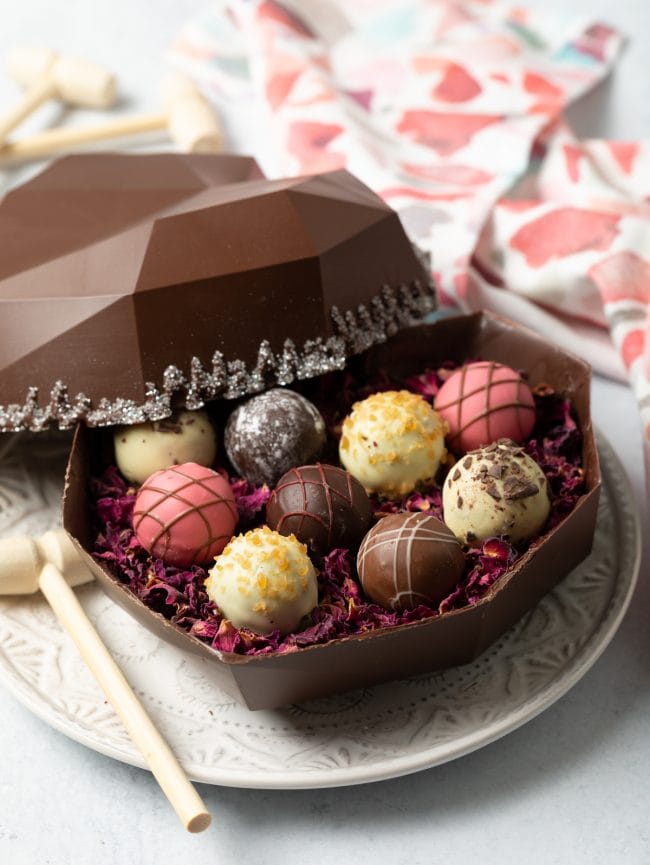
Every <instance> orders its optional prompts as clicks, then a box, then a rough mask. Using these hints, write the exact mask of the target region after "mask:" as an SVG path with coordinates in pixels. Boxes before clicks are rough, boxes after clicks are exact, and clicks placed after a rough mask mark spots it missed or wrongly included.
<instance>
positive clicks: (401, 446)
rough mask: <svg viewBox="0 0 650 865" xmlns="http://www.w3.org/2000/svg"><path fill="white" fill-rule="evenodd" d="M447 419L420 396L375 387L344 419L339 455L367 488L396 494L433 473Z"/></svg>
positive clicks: (401, 493)
mask: <svg viewBox="0 0 650 865" xmlns="http://www.w3.org/2000/svg"><path fill="white" fill-rule="evenodd" d="M445 430H446V425H445V423H444V421H443V420H442V418H441V417H440V415H439V414H438V412H436V411H434V410H433V409H432V408H431V406H430V405H429V403H428V402H426V401H425V400H424V399H423V398H422V397H421V396H418V395H417V394H414V393H411V392H410V391H407V390H400V391H395V390H392V391H385V392H384V393H374V394H372V395H371V396H369V397H368V398H367V399H364V400H363V401H362V402H357V403H355V404H354V405H353V406H352V413H351V414H349V415H348V416H347V417H346V419H345V421H344V422H343V434H342V436H341V442H340V445H339V457H340V459H341V462H342V463H343V465H344V466H345V468H346V469H347V470H348V471H349V472H350V474H351V475H354V477H355V478H357V480H358V481H360V482H361V483H362V484H363V486H364V487H365V488H366V490H368V492H376V493H381V494H382V495H384V496H389V497H397V496H404V495H406V494H407V493H410V492H411V490H413V489H414V488H415V486H416V484H418V483H419V482H420V481H425V480H428V479H429V478H432V477H434V476H435V474H436V472H437V471H438V468H439V466H440V461H441V460H442V458H443V456H444V455H445V453H446V449H445V441H444V435H445Z"/></svg>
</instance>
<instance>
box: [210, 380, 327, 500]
mask: <svg viewBox="0 0 650 865" xmlns="http://www.w3.org/2000/svg"><path fill="white" fill-rule="evenodd" d="M225 445H226V451H227V453H228V457H229V459H230V462H231V463H232V464H233V467H234V468H235V471H236V472H237V473H238V474H240V475H241V476H242V477H244V478H246V480H248V481H250V482H251V483H253V484H258V485H259V484H268V486H270V487H272V486H274V485H275V483H276V481H277V480H278V478H281V477H282V475H283V474H284V473H285V472H286V471H288V470H289V469H290V468H292V467H293V466H299V465H304V464H305V463H310V462H312V461H313V460H314V459H315V458H316V457H317V456H318V455H319V454H320V452H321V450H322V449H323V446H324V445H325V421H324V420H323V418H322V417H321V414H320V412H319V411H318V409H317V408H316V406H315V405H313V404H312V403H310V402H309V400H306V399H305V398H304V397H303V396H301V395H300V394H298V393H295V391H292V390H286V389H285V388H273V389H272V390H268V391H266V392H265V393H261V394H259V395H258V396H254V397H252V398H251V399H249V400H247V401H246V402H245V403H242V405H240V406H239V407H238V408H236V409H235V411H234V412H233V413H232V414H231V415H230V417H229V419H228V423H227V424H226V432H225Z"/></svg>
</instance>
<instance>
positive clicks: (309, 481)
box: [266, 463, 372, 555]
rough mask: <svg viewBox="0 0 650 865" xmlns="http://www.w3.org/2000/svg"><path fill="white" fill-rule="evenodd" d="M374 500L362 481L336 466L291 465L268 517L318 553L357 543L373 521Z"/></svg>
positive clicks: (269, 506) (273, 497)
mask: <svg viewBox="0 0 650 865" xmlns="http://www.w3.org/2000/svg"><path fill="white" fill-rule="evenodd" d="M371 517H372V508H371V505H370V499H369V498H368V496H367V494H366V491H365V490H364V488H363V487H362V486H361V484H360V483H359V481H357V480H356V479H355V478H353V477H352V475H351V474H350V473H349V472H346V471H344V470H343V469H340V468H337V467H336V466H327V465H321V464H320V463H317V464H316V465H313V466H300V467H298V468H293V469H289V471H288V472H287V473H286V474H284V475H282V477H281V478H280V480H279V481H278V485H277V486H276V488H275V489H274V490H273V492H272V494H271V498H270V499H269V502H268V504H267V506H266V521H267V523H268V524H269V526H270V527H271V528H272V529H275V530H276V531H278V532H280V534H283V535H289V534H294V535H295V536H296V537H297V538H298V540H299V541H302V542H303V543H305V544H307V546H308V547H310V548H311V549H312V550H313V551H314V552H316V553H321V554H323V555H324V554H325V553H328V552H329V551H330V550H332V549H334V548H335V547H345V548H347V549H350V548H351V547H356V546H358V544H359V542H360V541H361V538H362V537H363V536H364V534H365V533H366V531H367V530H368V526H369V525H370V519H371Z"/></svg>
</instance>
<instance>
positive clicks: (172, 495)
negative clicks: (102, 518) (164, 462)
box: [133, 466, 238, 564]
mask: <svg viewBox="0 0 650 865" xmlns="http://www.w3.org/2000/svg"><path fill="white" fill-rule="evenodd" d="M167 471H168V472H171V473H173V474H176V475H178V476H179V477H180V478H183V479H184V480H185V481H186V483H183V482H182V481H181V486H179V487H177V488H176V489H174V490H169V489H164V488H162V487H157V486H156V485H155V483H149V482H146V483H144V484H143V485H142V487H141V488H140V492H143V491H144V490H148V491H150V492H154V493H158V494H159V495H160V498H159V499H158V500H157V501H156V502H154V504H153V505H150V506H149V507H148V508H147V509H146V510H142V511H139V510H137V509H136V510H134V512H133V530H134V532H135V533H136V534H137V532H138V528H139V526H140V524H141V523H142V521H143V520H144V519H145V518H146V519H149V520H153V521H154V522H156V523H158V525H159V529H158V533H157V534H156V535H155V536H154V538H153V540H152V541H151V548H152V549H155V548H156V547H157V545H158V542H159V541H160V540H163V539H164V544H165V546H164V549H163V550H162V551H161V552H159V555H160V558H162V559H164V558H165V556H166V555H167V553H168V551H169V548H170V544H171V531H170V530H171V529H172V527H173V526H175V525H176V524H177V523H179V522H180V521H181V520H184V519H186V518H187V517H188V516H190V515H191V514H196V515H197V516H198V517H199V519H200V520H201V522H202V523H203V525H204V526H205V534H206V539H205V542H204V543H203V544H202V545H201V546H200V547H199V548H198V549H197V550H196V552H195V554H194V557H193V564H197V563H199V562H203V561H204V559H205V553H206V552H207V551H208V550H209V549H210V547H211V546H212V545H213V544H215V543H216V542H217V541H221V540H224V539H230V535H229V534H227V535H224V534H220V535H215V534H213V532H212V527H211V526H210V521H209V520H208V519H207V518H206V516H205V514H204V513H203V511H204V510H205V509H206V508H209V507H210V508H212V507H214V506H215V505H216V504H224V505H226V506H227V508H228V510H229V511H230V512H231V513H232V515H233V518H234V519H235V521H236V520H237V519H238V512H237V507H236V505H235V502H234V501H233V500H232V499H227V498H225V497H224V496H221V495H218V494H217V493H216V492H215V490H214V488H213V487H211V486H208V485H207V484H205V483H204V482H203V481H202V480H201V479H200V478H193V477H191V476H190V475H188V474H186V473H185V472H184V471H183V469H182V466H171V467H170V468H169V469H167ZM192 486H200V487H201V488H202V489H204V490H205V491H206V492H207V493H209V495H210V497H211V498H210V500H208V501H205V502H202V503H201V504H198V505H197V504H195V503H194V502H192V501H190V500H189V499H188V498H186V497H185V496H183V495H182V493H183V490H186V489H187V488H188V487H192ZM168 499H174V500H176V501H178V502H180V503H181V504H183V505H185V508H184V509H183V510H182V511H180V512H179V513H177V514H176V515H175V516H174V517H172V518H171V519H170V520H167V521H164V520H161V519H160V517H159V516H158V514H157V513H156V510H157V509H158V508H159V507H160V505H161V504H162V503H163V502H165V501H167V500H168ZM136 502H137V500H136Z"/></svg>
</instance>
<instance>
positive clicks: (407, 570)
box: [357, 512, 465, 610]
mask: <svg viewBox="0 0 650 865" xmlns="http://www.w3.org/2000/svg"><path fill="white" fill-rule="evenodd" d="M464 567H465V556H464V555H463V550H462V548H461V545H460V544H459V543H458V541H457V540H456V538H455V537H454V535H453V534H452V533H451V531H450V530H449V529H448V528H447V526H446V525H445V524H444V523H442V522H440V520H437V519H436V518H435V517H432V516H431V515H430V514H425V513H417V512H416V513H402V514H391V515H390V516H387V517H384V518H383V519H381V520H379V522H378V523H376V525H374V526H373V527H372V529H371V530H370V531H369V532H368V534H367V535H366V537H365V538H364V540H363V543H362V544H361V547H360V549H359V555H358V557H357V571H358V573H359V580H360V581H361V586H362V588H363V591H364V592H365V594H366V595H367V597H369V598H370V599H371V600H373V601H375V602H376V603H377V604H380V605H381V606H382V607H385V608H386V609H387V610H413V609H415V607H417V606H419V605H420V604H427V605H429V606H437V605H438V604H439V603H440V601H442V599H443V598H445V597H446V596H447V595H448V594H449V593H450V592H451V591H452V590H453V588H454V586H455V585H456V583H457V582H458V581H459V579H460V577H461V574H462V573H463V569H464Z"/></svg>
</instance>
